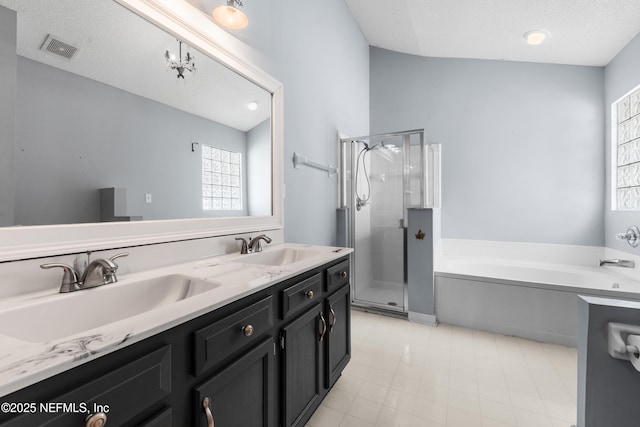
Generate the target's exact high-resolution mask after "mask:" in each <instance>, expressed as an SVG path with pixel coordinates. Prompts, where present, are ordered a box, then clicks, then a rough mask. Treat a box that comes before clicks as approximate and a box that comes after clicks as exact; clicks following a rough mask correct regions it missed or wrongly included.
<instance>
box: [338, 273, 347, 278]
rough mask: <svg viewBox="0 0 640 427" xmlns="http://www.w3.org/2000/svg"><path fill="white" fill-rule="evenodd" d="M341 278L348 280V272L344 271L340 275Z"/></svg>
mask: <svg viewBox="0 0 640 427" xmlns="http://www.w3.org/2000/svg"><path fill="white" fill-rule="evenodd" d="M340 277H342V278H343V279H346V278H347V272H346V271H343V272H342V273H340Z"/></svg>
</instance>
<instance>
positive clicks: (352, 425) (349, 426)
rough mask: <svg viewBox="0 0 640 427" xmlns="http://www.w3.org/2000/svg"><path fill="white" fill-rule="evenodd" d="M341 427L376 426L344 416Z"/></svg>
mask: <svg viewBox="0 0 640 427" xmlns="http://www.w3.org/2000/svg"><path fill="white" fill-rule="evenodd" d="M339 426H340V427H375V424H371V423H368V422H366V421H364V420H361V419H360V418H356V417H353V416H351V415H349V414H347V415H345V416H344V418H343V419H342V422H341V423H340V424H339ZM312 427H313V426H312Z"/></svg>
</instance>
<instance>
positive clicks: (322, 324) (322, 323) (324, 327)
mask: <svg viewBox="0 0 640 427" xmlns="http://www.w3.org/2000/svg"><path fill="white" fill-rule="evenodd" d="M326 333H327V321H326V320H324V316H323V315H322V312H320V342H322V340H324V336H325V334H326Z"/></svg>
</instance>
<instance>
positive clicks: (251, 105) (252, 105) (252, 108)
mask: <svg viewBox="0 0 640 427" xmlns="http://www.w3.org/2000/svg"><path fill="white" fill-rule="evenodd" d="M247 109H248V110H250V111H256V110H257V109H258V102H257V101H253V102H250V103H248V104H247Z"/></svg>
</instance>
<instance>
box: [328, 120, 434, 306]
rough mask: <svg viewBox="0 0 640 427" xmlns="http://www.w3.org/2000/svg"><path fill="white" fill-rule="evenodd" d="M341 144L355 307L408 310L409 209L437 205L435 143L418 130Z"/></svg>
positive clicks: (342, 205) (344, 140)
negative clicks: (407, 231)
mask: <svg viewBox="0 0 640 427" xmlns="http://www.w3.org/2000/svg"><path fill="white" fill-rule="evenodd" d="M340 143H341V165H340V174H341V179H340V208H341V209H340V211H341V212H346V213H347V215H346V216H347V218H348V219H347V220H345V221H342V222H344V223H345V224H348V227H347V228H348V232H346V231H345V234H347V235H348V237H347V240H348V241H349V245H350V246H351V247H353V248H354V249H355V251H354V253H353V255H352V258H351V260H352V262H351V268H352V270H351V277H352V284H351V285H352V298H353V303H354V305H356V306H364V307H370V308H376V309H384V310H388V311H395V312H406V311H407V279H406V258H407V257H406V239H407V237H406V227H407V215H408V212H407V209H408V208H409V207H416V208H428V207H439V198H440V193H439V188H440V184H439V171H440V155H439V152H440V148H439V145H437V144H434V145H425V143H424V131H423V130H422V129H419V130H413V131H406V132H398V133H393V134H385V135H370V136H366V137H358V138H341V139H340ZM341 218H342V216H341ZM339 233H340V234H339V235H340V236H342V235H343V234H342V232H341V231H339Z"/></svg>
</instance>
